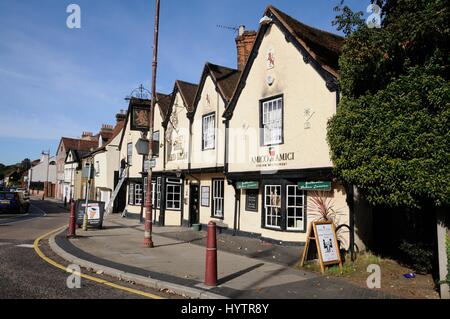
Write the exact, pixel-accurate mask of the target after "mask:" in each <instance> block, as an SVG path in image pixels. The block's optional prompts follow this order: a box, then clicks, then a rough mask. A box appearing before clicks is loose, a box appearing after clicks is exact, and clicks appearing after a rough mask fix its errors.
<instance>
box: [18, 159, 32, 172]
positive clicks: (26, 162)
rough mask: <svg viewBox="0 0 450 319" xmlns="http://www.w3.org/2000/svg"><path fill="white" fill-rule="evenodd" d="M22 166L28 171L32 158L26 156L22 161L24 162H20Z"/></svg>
mask: <svg viewBox="0 0 450 319" xmlns="http://www.w3.org/2000/svg"><path fill="white" fill-rule="evenodd" d="M20 168H21V169H22V170H23V171H27V170H29V169H30V168H31V160H30V159H29V158H26V159H24V160H23V161H22V163H21V164H20Z"/></svg>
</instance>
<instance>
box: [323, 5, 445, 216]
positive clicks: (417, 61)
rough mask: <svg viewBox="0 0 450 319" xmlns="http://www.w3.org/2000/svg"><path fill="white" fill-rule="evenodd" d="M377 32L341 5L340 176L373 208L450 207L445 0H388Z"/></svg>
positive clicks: (334, 123) (335, 148) (335, 137)
mask: <svg viewBox="0 0 450 319" xmlns="http://www.w3.org/2000/svg"><path fill="white" fill-rule="evenodd" d="M377 3H378V4H379V5H380V6H381V8H382V25H381V28H379V29H377V28H373V29H370V28H368V27H367V25H365V24H364V23H363V21H362V19H361V15H358V14H357V13H353V12H352V11H351V10H350V9H349V8H348V7H347V8H346V9H345V7H343V6H342V5H343V4H342V3H341V6H340V7H339V8H338V9H337V11H338V12H341V15H340V16H339V17H337V18H336V20H335V21H334V24H335V25H337V26H338V29H340V30H344V31H345V32H346V41H345V45H344V48H343V52H342V56H341V58H340V70H341V71H340V74H341V79H340V86H341V93H342V99H341V103H340V105H339V108H338V111H337V114H336V115H335V116H334V117H333V118H332V119H331V120H330V122H329V130H328V140H329V144H330V147H331V155H332V160H333V162H334V164H335V171H336V175H337V176H338V177H339V178H340V179H342V180H343V181H344V182H346V183H349V184H353V185H356V186H357V187H359V188H360V189H361V191H362V192H363V193H365V195H366V197H367V199H368V200H369V201H370V202H371V203H372V204H374V205H377V204H379V205H390V206H406V207H412V208H421V207H424V205H426V204H432V205H434V206H443V205H449V204H450V174H449V172H450V142H449V141H450V125H449V124H450V85H449V79H448V76H449V74H450V73H449V57H450V55H449V49H448V45H447V41H448V39H449V33H450V25H449V23H450V15H449V6H448V2H447V1H445V0H416V1H409V0H384V1H378V2H377Z"/></svg>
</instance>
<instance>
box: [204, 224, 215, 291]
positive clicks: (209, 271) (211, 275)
mask: <svg viewBox="0 0 450 319" xmlns="http://www.w3.org/2000/svg"><path fill="white" fill-rule="evenodd" d="M205 285H206V286H217V239H216V223H215V222H212V221H211V222H209V224H208V239H207V243H206V272H205Z"/></svg>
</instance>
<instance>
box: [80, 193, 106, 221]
mask: <svg viewBox="0 0 450 319" xmlns="http://www.w3.org/2000/svg"><path fill="white" fill-rule="evenodd" d="M85 212H86V201H85V200H77V203H76V217H77V225H79V226H81V225H83V218H84V213H85ZM104 213H105V202H97V201H89V202H88V210H87V214H88V226H89V227H94V228H102V226H103V215H104Z"/></svg>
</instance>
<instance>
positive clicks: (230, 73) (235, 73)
mask: <svg viewBox="0 0 450 319" xmlns="http://www.w3.org/2000/svg"><path fill="white" fill-rule="evenodd" d="M208 75H210V76H211V78H212V80H213V82H214V84H215V86H216V87H217V89H218V91H219V93H220V95H221V96H222V99H223V100H224V102H225V105H227V104H228V102H229V101H230V99H231V98H232V96H233V92H234V90H235V88H236V85H237V84H238V83H239V79H240V76H241V71H239V70H236V69H232V68H228V67H225V66H221V65H217V64H213V63H210V62H207V63H206V64H205V67H204V69H203V73H202V77H201V80H200V84H199V86H198V89H197V93H196V95H195V100H194V106H193V110H192V111H191V114H190V116H191V117H193V116H194V115H195V112H196V111H197V105H198V102H199V100H200V97H201V93H202V91H203V87H204V85H205V81H206V79H207V77H208Z"/></svg>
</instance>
